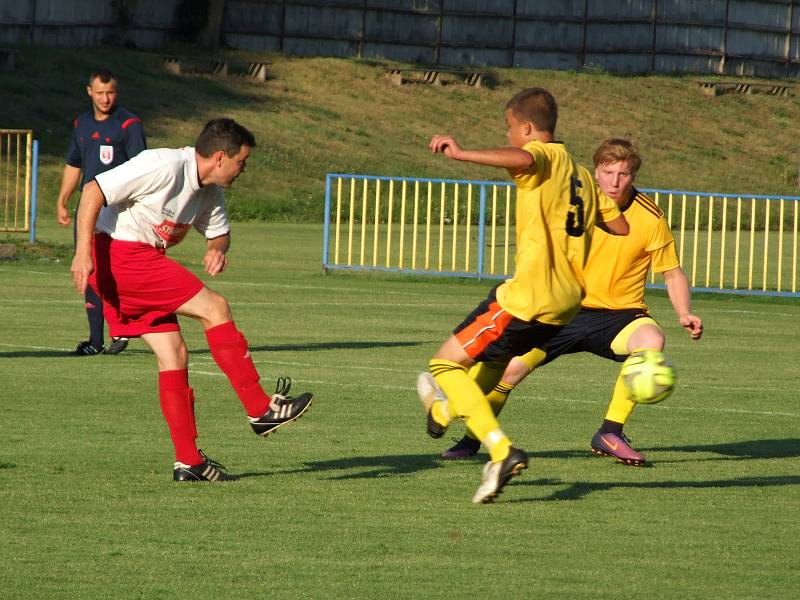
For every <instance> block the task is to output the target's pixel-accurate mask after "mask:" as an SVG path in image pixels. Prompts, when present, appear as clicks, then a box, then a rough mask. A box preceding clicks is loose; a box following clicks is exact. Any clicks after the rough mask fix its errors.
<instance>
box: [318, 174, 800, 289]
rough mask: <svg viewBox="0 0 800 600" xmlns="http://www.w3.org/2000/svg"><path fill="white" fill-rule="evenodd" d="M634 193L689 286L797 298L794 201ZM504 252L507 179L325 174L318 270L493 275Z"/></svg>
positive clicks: (509, 268)
mask: <svg viewBox="0 0 800 600" xmlns="http://www.w3.org/2000/svg"><path fill="white" fill-rule="evenodd" d="M641 191H643V192H645V193H647V194H648V195H650V196H651V197H652V198H653V200H654V201H655V202H656V204H658V206H659V207H660V208H661V209H662V210H663V211H664V213H665V215H666V217H667V221H668V222H669V224H670V226H671V228H672V230H673V233H674V234H675V239H676V245H677V250H678V255H679V257H680V259H681V263H682V265H683V267H684V270H685V271H686V273H687V276H688V278H689V282H690V285H691V286H692V288H693V289H694V290H696V291H713V292H725V293H738V294H766V295H776V296H798V295H800V293H799V292H798V277H797V275H798V264H797V248H798V211H799V210H800V203H798V200H800V196H780V197H779V196H765V195H754V194H713V193H707V192H687V191H680V190H665V189H641ZM514 251H515V248H514V185H513V184H512V183H510V182H502V181H469V180H454V179H429V178H412V177H379V176H371V175H346V174H338V173H331V174H329V175H328V176H327V177H326V182H325V224H324V238H323V250H322V254H323V255H322V263H323V268H324V269H325V271H329V270H337V269H347V270H369V271H385V272H398V273H409V274H416V275H435V276H445V277H473V278H479V279H503V278H505V277H507V276H509V275H510V274H511V273H512V272H513V269H514ZM649 281H650V286H651V287H657V288H658V287H663V285H660V284H659V283H658V282H657V281H656V279H655V277H654V276H653V275H652V274H651V276H650V280H649Z"/></svg>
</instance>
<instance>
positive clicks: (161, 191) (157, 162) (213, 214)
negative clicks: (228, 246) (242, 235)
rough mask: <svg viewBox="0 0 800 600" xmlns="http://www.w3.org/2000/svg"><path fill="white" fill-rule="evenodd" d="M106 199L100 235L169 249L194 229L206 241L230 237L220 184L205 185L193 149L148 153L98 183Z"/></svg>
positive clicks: (111, 172)
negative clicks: (200, 178) (198, 172)
mask: <svg viewBox="0 0 800 600" xmlns="http://www.w3.org/2000/svg"><path fill="white" fill-rule="evenodd" d="M95 180H96V181H97V184H98V185H99V186H100V189H101V190H102V191H103V194H104V195H105V198H106V206H105V207H104V208H103V209H102V210H101V211H100V217H99V218H98V220H97V227H96V229H97V231H101V232H104V233H107V234H108V235H110V236H111V237H112V238H114V239H117V240H123V241H128V242H142V243H145V244H149V245H151V246H155V247H156V248H168V247H170V246H174V245H175V244H177V243H178V242H180V241H181V240H182V239H183V237H184V236H185V235H186V232H187V231H188V230H189V227H191V226H192V225H194V228H195V229H197V230H198V231H199V232H200V233H202V234H203V235H204V236H205V237H206V238H208V239H213V238H216V237H219V236H221V235H225V234H227V233H229V232H230V225H229V224H228V217H227V215H226V214H225V197H224V194H223V192H222V188H221V187H220V186H218V185H214V184H212V185H206V186H201V185H200V181H199V179H198V175H197V157H196V156H195V151H194V148H190V147H186V148H181V149H179V150H173V149H169V148H157V149H154V150H144V151H143V152H141V153H139V154H138V155H136V156H135V157H133V158H132V159H130V160H129V161H128V162H126V163H123V164H121V165H119V166H118V167H115V168H114V169H111V170H110V171H106V172H105V173H101V174H99V175H97V177H96V178H95Z"/></svg>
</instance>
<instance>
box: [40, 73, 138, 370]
mask: <svg viewBox="0 0 800 600" xmlns="http://www.w3.org/2000/svg"><path fill="white" fill-rule="evenodd" d="M86 93H87V94H88V95H89V98H91V101H92V109H91V110H88V111H86V112H85V113H83V114H82V115H80V116H79V117H78V118H77V119H75V123H74V129H73V131H72V139H70V142H69V149H68V150H67V154H66V156H65V157H64V162H65V163H66V164H65V165H64V174H63V175H62V177H61V189H60V191H59V193H58V203H57V205H56V211H57V215H58V222H59V223H60V224H61V225H64V226H67V225H69V224H70V221H71V219H70V213H69V209H68V207H67V203H68V202H69V198H70V196H71V195H72V192H74V191H75V188H76V187H78V184H79V183H80V189H81V190H82V189H83V186H84V185H85V184H86V183H88V182H90V181H92V180H93V179H94V178H95V176H97V175H98V174H99V173H103V172H104V171H108V170H110V169H113V168H114V167H116V166H117V165H121V164H122V163H124V162H126V161H127V160H128V159H129V158H133V157H134V156H136V155H137V154H139V152H141V151H142V150H144V149H145V148H146V147H147V140H146V139H145V135H144V127H143V126H142V121H141V119H139V117H137V116H136V115H134V114H133V113H131V112H129V111H128V110H126V109H124V108H123V107H121V106H118V105H117V79H116V77H115V76H114V74H113V73H111V71H108V70H105V69H100V70H98V71H95V72H93V73H92V74H91V75H90V76H89V85H87V86H86ZM78 202H79V203H80V200H79V201H78ZM77 210H78V207H77V206H76V207H75V211H76V213H77ZM85 302H86V316H87V318H88V320H89V339H88V340H86V341H83V342H81V343H79V344H78V347H77V348H76V349H75V354H77V355H79V356H92V355H95V354H102V353H103V352H105V353H106V354H119V353H120V352H122V351H123V350H124V349H125V347H126V346H127V345H128V339H127V338H124V337H119V338H112V340H111V344H109V346H108V348H106V347H105V345H104V344H105V341H104V339H103V327H104V320H103V302H102V300H101V299H100V297H99V296H98V295H97V294H96V293H95V291H94V290H93V289H92V288H91V287H88V288H87V289H86V294H85Z"/></svg>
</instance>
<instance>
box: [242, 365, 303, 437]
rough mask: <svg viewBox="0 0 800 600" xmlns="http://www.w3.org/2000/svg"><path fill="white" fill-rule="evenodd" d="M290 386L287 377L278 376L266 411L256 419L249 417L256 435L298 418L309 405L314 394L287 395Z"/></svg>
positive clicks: (267, 433) (269, 431)
mask: <svg viewBox="0 0 800 600" xmlns="http://www.w3.org/2000/svg"><path fill="white" fill-rule="evenodd" d="M291 387H292V380H291V379H290V378H289V377H279V378H278V383H277V384H276V385H275V393H274V394H272V400H271V401H270V403H269V407H268V408H267V412H265V413H264V414H263V416H261V417H259V418H257V419H256V418H253V417H250V427H252V428H253V431H255V432H256V433H257V434H258V435H262V436H267V435H269V434H270V433H272V432H273V431H275V430H276V429H278V427H281V426H283V425H286V424H287V423H291V422H292V421H294V420H296V419H299V418H300V417H301V416H302V415H303V414H304V413H305V412H306V411H307V410H308V408H309V407H310V406H311V401H312V400H313V399H314V394H312V393H311V392H304V393H302V394H300V395H299V396H288V395H287V394H288V393H289V390H290V389H291Z"/></svg>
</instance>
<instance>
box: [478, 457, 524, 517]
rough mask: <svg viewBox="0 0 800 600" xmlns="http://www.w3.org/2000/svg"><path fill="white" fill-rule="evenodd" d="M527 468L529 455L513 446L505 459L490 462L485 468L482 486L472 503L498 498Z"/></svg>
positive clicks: (482, 502) (483, 502)
mask: <svg viewBox="0 0 800 600" xmlns="http://www.w3.org/2000/svg"><path fill="white" fill-rule="evenodd" d="M527 468H528V455H527V454H525V452H524V451H522V450H520V449H519V448H514V447H513V446H512V447H511V448H510V449H509V452H508V456H506V457H505V459H503V460H499V461H497V462H492V461H489V462H487V463H486V464H485V465H484V466H483V477H482V478H481V485H480V487H479V488H478V491H477V492H475V495H474V496H473V497H472V501H473V502H474V503H476V504H486V503H488V502H491V501H492V500H494V499H495V498H497V496H498V495H499V494H500V492H501V491H502V490H503V488H504V487H505V485H506V484H507V483H508V482H509V481H511V478H512V477H516V476H517V475H519V474H520V473H521V472H522V471H523V469H527Z"/></svg>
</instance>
